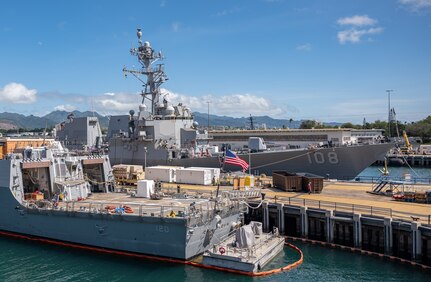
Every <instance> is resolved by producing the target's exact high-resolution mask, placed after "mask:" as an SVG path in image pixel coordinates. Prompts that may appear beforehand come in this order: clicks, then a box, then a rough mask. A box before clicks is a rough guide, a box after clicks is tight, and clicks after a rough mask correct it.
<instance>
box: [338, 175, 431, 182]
mask: <svg viewBox="0 0 431 282" xmlns="http://www.w3.org/2000/svg"><path fill="white" fill-rule="evenodd" d="M381 179H382V177H381V176H366V175H364V176H344V177H340V178H338V180H340V181H354V182H371V183H377V182H379V181H380V180H381ZM388 179H390V180H392V181H405V179H404V177H402V176H399V177H395V176H390V177H388ZM409 183H411V184H431V177H417V176H413V175H412V176H411V179H410V180H409Z"/></svg>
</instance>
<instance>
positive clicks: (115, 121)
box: [107, 30, 393, 178]
mask: <svg viewBox="0 0 431 282" xmlns="http://www.w3.org/2000/svg"><path fill="white" fill-rule="evenodd" d="M137 35H138V41H139V46H138V47H137V48H133V49H131V51H130V52H131V54H132V55H134V56H136V57H137V59H138V61H139V63H140V65H141V68H138V69H127V68H124V69H123V71H124V74H125V75H126V76H127V75H133V76H135V77H136V78H137V79H138V80H139V81H140V82H141V83H142V84H143V86H144V89H143V90H142V92H141V96H142V103H141V104H140V105H139V106H138V107H137V108H138V109H135V110H137V111H135V110H134V109H131V110H130V112H129V114H128V115H119V116H112V117H111V118H110V121H109V129H108V134H107V139H108V143H109V156H110V159H111V162H112V163H113V164H122V163H123V164H139V165H144V166H147V165H149V166H154V165H171V166H183V167H189V166H193V167H223V168H224V170H226V171H235V170H239V169H241V168H240V167H238V166H233V165H225V164H224V162H223V151H224V150H223V148H220V147H219V146H217V145H214V144H212V143H211V138H210V137H209V135H208V132H207V131H206V130H199V128H198V124H197V123H196V122H194V120H193V114H192V112H191V110H190V108H188V107H187V106H186V105H183V104H178V105H171V104H170V103H169V102H168V100H167V99H166V97H165V96H164V95H163V93H162V91H161V89H160V86H161V85H162V84H163V83H164V82H165V81H166V80H167V79H168V78H167V75H166V74H165V72H164V65H163V64H161V63H158V62H159V61H160V60H162V59H163V55H162V54H161V53H160V52H155V51H154V49H153V48H152V47H151V44H150V42H148V41H145V42H143V41H142V40H141V37H142V32H141V31H140V30H138V33H137ZM144 77H146V80H145V78H144ZM146 102H147V104H148V106H147V105H146ZM251 141H253V142H252V143H255V146H254V147H253V146H252V145H253V144H250V146H249V148H252V147H253V148H255V149H254V150H248V152H243V153H241V152H238V156H239V157H240V158H242V159H243V160H245V161H247V162H248V163H249V164H250V167H249V172H250V173H253V174H262V173H264V174H268V175H271V174H272V171H275V170H287V171H290V172H308V173H313V174H317V175H321V176H327V177H330V178H354V177H355V176H356V175H358V174H359V173H360V172H361V171H362V170H364V169H365V168H366V167H368V166H369V165H371V164H372V163H373V162H374V161H376V160H377V159H379V158H381V157H383V156H384V155H385V153H386V152H387V151H388V150H389V149H390V148H391V147H392V146H393V145H392V144H388V143H377V144H367V145H355V146H326V147H323V146H322V147H313V148H300V149H272V150H265V148H264V146H263V145H264V140H262V139H259V138H257V139H256V138H254V139H253V140H251ZM255 141H256V142H255ZM226 147H229V144H225V146H224V148H226Z"/></svg>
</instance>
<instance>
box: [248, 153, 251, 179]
mask: <svg viewBox="0 0 431 282" xmlns="http://www.w3.org/2000/svg"><path fill="white" fill-rule="evenodd" d="M248 174H250V175H251V149H250V148H249V149H248Z"/></svg>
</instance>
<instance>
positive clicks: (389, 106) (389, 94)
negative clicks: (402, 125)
mask: <svg viewBox="0 0 431 282" xmlns="http://www.w3.org/2000/svg"><path fill="white" fill-rule="evenodd" d="M386 92H387V93H388V138H389V139H390V138H391V93H392V92H394V90H392V89H389V90H386Z"/></svg>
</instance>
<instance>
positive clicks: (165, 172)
mask: <svg viewBox="0 0 431 282" xmlns="http://www.w3.org/2000/svg"><path fill="white" fill-rule="evenodd" d="M179 168H181V167H169V166H151V167H147V168H146V170H147V171H146V172H145V179H149V180H154V181H162V182H175V180H176V170H177V169H179Z"/></svg>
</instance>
